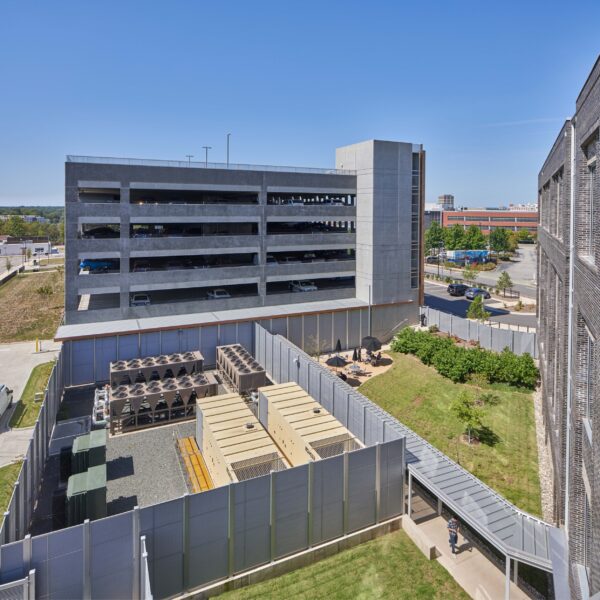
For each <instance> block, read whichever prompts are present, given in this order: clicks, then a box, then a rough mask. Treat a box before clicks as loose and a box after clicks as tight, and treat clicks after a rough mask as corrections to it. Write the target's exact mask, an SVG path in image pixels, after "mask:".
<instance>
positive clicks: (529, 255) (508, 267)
mask: <svg viewBox="0 0 600 600" xmlns="http://www.w3.org/2000/svg"><path fill="white" fill-rule="evenodd" d="M536 268H537V261H536V246H535V244H521V245H520V246H519V249H518V250H517V258H516V260H515V261H514V262H499V263H498V267H497V268H496V269H495V270H494V271H489V272H486V271H483V272H481V273H480V274H479V276H478V277H477V282H479V283H483V284H485V285H496V282H497V281H498V277H499V276H500V273H502V271H506V272H507V273H508V274H509V275H510V278H511V279H512V280H513V283H514V284H515V285H514V289H515V290H517V291H518V292H521V295H522V296H524V297H525V298H531V299H533V300H535V299H536V297H537V286H536V281H535V277H536ZM425 271H426V272H427V273H433V274H437V273H438V268H437V265H425ZM439 273H440V275H443V276H445V275H450V276H451V277H453V278H454V279H462V272H461V271H460V270H453V271H450V270H449V269H444V268H443V267H442V266H440V270H439Z"/></svg>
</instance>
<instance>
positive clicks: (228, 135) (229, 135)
mask: <svg viewBox="0 0 600 600" xmlns="http://www.w3.org/2000/svg"><path fill="white" fill-rule="evenodd" d="M230 137H231V134H230V133H228V134H227V168H228V169H229V138H230Z"/></svg>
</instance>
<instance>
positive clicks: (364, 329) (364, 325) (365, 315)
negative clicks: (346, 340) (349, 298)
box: [359, 308, 370, 341]
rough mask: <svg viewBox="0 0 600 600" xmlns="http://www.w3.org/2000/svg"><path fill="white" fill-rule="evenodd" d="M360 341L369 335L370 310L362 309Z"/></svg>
mask: <svg viewBox="0 0 600 600" xmlns="http://www.w3.org/2000/svg"><path fill="white" fill-rule="evenodd" d="M359 312H360V330H361V333H360V339H361V341H362V339H363V338H364V337H366V336H368V335H369V333H370V332H369V309H368V308H361V309H360V311H359Z"/></svg>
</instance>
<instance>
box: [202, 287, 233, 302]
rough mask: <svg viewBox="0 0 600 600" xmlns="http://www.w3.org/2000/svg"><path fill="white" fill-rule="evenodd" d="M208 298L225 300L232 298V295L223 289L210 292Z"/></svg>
mask: <svg viewBox="0 0 600 600" xmlns="http://www.w3.org/2000/svg"><path fill="white" fill-rule="evenodd" d="M206 297H207V298H208V299H209V300H223V299H224V298H231V294H230V293H229V292H228V291H227V290H225V289H223V288H217V289H216V290H210V292H208V294H206Z"/></svg>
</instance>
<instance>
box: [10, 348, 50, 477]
mask: <svg viewBox="0 0 600 600" xmlns="http://www.w3.org/2000/svg"><path fill="white" fill-rule="evenodd" d="M59 348H60V344H59V343H56V342H54V341H52V340H43V341H42V350H43V351H42V352H38V353H36V352H35V342H16V343H14V344H0V381H1V382H2V383H5V384H6V385H7V386H8V387H9V388H11V389H12V390H13V407H12V408H11V409H9V410H8V411H6V413H4V414H3V415H2V417H1V418H0V467H2V466H4V465H8V464H10V463H12V462H14V461H15V460H18V459H19V458H21V457H22V456H23V455H24V454H25V452H26V451H27V445H28V443H29V438H30V437H31V433H32V431H33V428H25V429H23V428H22V429H10V427H9V422H10V417H11V415H12V413H13V410H14V408H15V404H16V402H17V400H19V399H20V398H21V394H22V393H23V389H24V388H25V384H26V383H27V380H28V379H29V375H30V373H31V370H32V369H33V367H35V366H36V365H39V364H41V363H45V362H49V361H51V360H53V359H54V358H55V357H56V354H57V351H58V349H59Z"/></svg>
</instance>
